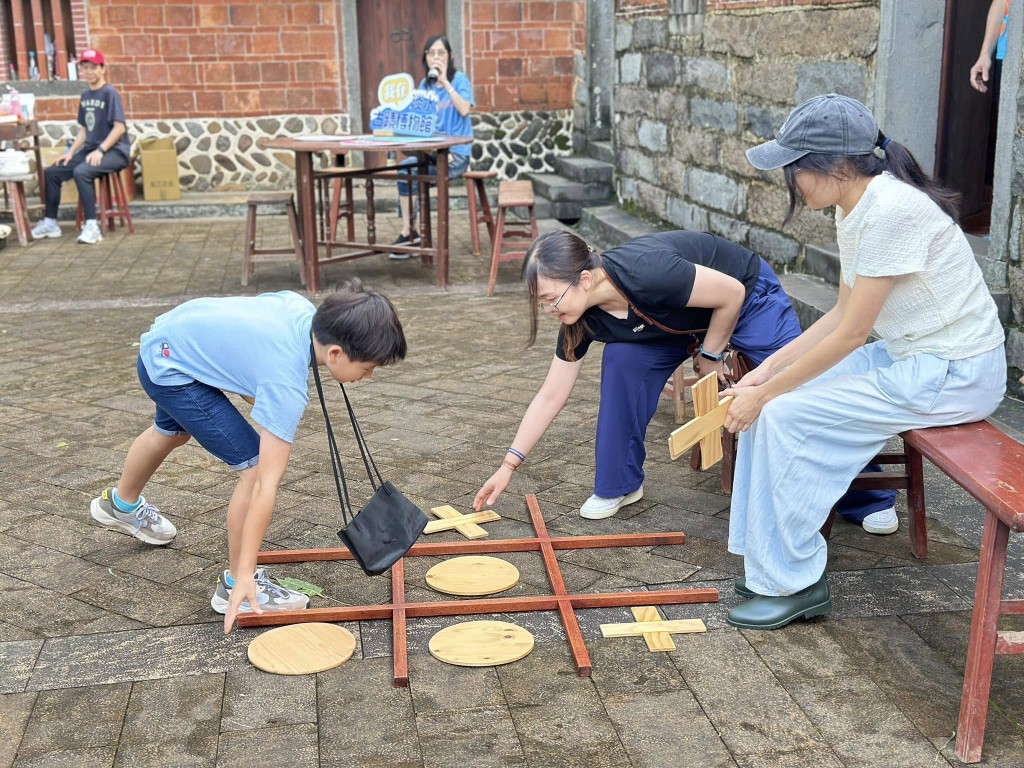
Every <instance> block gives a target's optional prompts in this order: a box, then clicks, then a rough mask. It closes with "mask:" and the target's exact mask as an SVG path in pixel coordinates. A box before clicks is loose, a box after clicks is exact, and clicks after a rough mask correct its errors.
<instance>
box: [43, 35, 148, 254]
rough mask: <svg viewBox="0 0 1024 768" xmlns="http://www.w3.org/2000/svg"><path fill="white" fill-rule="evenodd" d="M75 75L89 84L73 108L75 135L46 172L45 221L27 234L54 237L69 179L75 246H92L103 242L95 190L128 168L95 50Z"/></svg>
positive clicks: (119, 108)
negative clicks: (78, 226) (77, 209)
mask: <svg viewBox="0 0 1024 768" xmlns="http://www.w3.org/2000/svg"><path fill="white" fill-rule="evenodd" d="M78 71H79V72H80V73H81V75H82V79H83V80H85V82H86V83H88V84H89V90H88V91H86V92H85V93H83V94H82V99H81V102H80V103H79V106H78V135H77V136H75V140H74V141H73V142H72V143H71V146H70V147H69V148H68V151H67V152H65V153H64V154H63V155H61V156H60V157H58V158H57V159H56V160H55V161H54V163H53V165H51V166H50V167H49V168H47V169H46V173H45V177H46V218H44V219H43V220H42V221H41V222H39V223H38V224H37V225H36V226H35V228H34V229H33V230H32V237H34V238H40V237H60V236H61V231H60V227H59V226H57V212H58V209H59V208H60V188H61V186H62V185H63V184H64V182H65V181H68V180H69V179H72V178H73V179H74V180H75V186H76V187H78V199H79V200H81V201H82V215H83V217H84V218H85V224H84V226H83V227H82V232H81V233H80V234H79V236H78V242H80V243H84V244H86V245H93V244H94V243H98V242H99V241H100V240H102V239H103V235H101V234H100V228H99V225H98V224H97V223H96V185H95V183H94V182H95V181H96V179H98V178H99V177H100V176H106V175H107V174H108V173H117V172H118V171H120V170H122V169H124V168H127V167H128V159H129V146H130V144H131V142H130V141H129V139H128V130H127V128H126V127H125V117H124V105H123V104H122V103H121V95H120V94H119V93H118V92H117V91H116V90H114V86H112V85H110V83H108V82H107V66H106V59H104V58H103V54H102V53H100V52H99V51H97V50H96V49H95V48H90V49H89V50H87V51H85V52H84V53H83V54H82V57H81V59H80V60H79V65H78Z"/></svg>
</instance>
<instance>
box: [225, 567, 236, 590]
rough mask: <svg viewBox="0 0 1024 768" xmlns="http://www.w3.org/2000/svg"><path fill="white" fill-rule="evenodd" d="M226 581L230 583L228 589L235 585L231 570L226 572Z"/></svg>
mask: <svg viewBox="0 0 1024 768" xmlns="http://www.w3.org/2000/svg"><path fill="white" fill-rule="evenodd" d="M224 583H225V584H227V585H228V589H231V588H232V587H233V586H235V580H234V579H232V578H231V572H230V571H225V572H224Z"/></svg>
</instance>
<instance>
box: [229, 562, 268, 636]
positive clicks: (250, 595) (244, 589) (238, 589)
mask: <svg viewBox="0 0 1024 768" xmlns="http://www.w3.org/2000/svg"><path fill="white" fill-rule="evenodd" d="M243 601H248V602H249V605H251V606H252V609H253V611H255V612H256V613H263V609H262V608H260V603H259V594H258V593H257V591H256V581H255V579H253V577H252V576H246V577H245V578H244V579H236V580H235V586H234V587H232V588H231V597H230V598H229V599H228V610H227V613H225V614H224V634H225V635H228V634H231V628H232V627H233V626H234V624H235V619H236V618H237V617H238V610H239V608H240V607H241V605H242V602H243Z"/></svg>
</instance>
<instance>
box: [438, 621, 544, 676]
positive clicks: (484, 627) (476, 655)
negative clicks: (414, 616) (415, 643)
mask: <svg viewBox="0 0 1024 768" xmlns="http://www.w3.org/2000/svg"><path fill="white" fill-rule="evenodd" d="M532 650H533V635H531V634H530V633H529V632H527V631H526V630H525V629H523V628H522V627H517V626H516V625H515V624H509V623H508V622H507V621H467V622H464V623H462V624H456V625H455V626H452V627H448V628H446V629H442V630H441V631H440V632H438V633H437V634H435V635H434V636H433V637H432V638H430V655H431V656H433V657H434V658H435V659H438V660H440V661H443V662H446V663H448V664H456V665H458V666H460V667H490V666H494V665H496V664H508V663H510V662H513V661H518V660H519V659H521V658H523V657H524V656H526V655H527V654H528V653H529V652H530V651H532Z"/></svg>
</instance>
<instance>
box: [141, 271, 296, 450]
mask: <svg viewBox="0 0 1024 768" xmlns="http://www.w3.org/2000/svg"><path fill="white" fill-rule="evenodd" d="M315 312H316V308H315V307H314V306H313V305H312V304H311V303H310V302H309V301H308V300H307V299H305V298H303V297H302V296H300V295H299V294H297V293H295V292H293V291H280V292H279V293H265V294H263V295H261V296H238V297H234V296H232V297H227V298H208V299H193V300H192V301H187V302H185V303H184V304H182V305H181V306H178V307H175V308H174V309H172V310H171V311H170V312H167V313H165V314H163V315H160V316H159V317H158V318H157V319H156V320H154V321H153V325H152V327H151V328H150V329H149V330H148V331H146V332H145V333H144V334H142V339H141V341H140V344H139V355H140V356H141V357H142V364H143V365H144V366H145V367H146V372H147V373H148V374H149V378H150V379H151V380H152V381H153V383H154V384H159V385H161V386H176V385H181V384H190V383H191V382H192V381H201V382H203V383H204V384H208V385H209V386H211V387H216V388H217V389H221V390H224V391H225V392H236V393H238V394H240V395H247V396H248V397H251V398H254V399H255V401H256V403H255V405H253V408H252V418H253V421H255V422H256V423H257V424H260V425H261V426H263V427H265V428H266V429H267V430H268V431H270V432H271V433H272V434H273V435H275V436H277V437H279V438H281V439H282V440H285V441H287V442H289V443H290V442H292V440H293V439H294V437H295V429H296V427H298V425H299V419H301V418H302V413H303V411H305V410H306V404H307V403H308V402H309V384H308V380H309V366H310V359H309V333H310V328H311V327H312V325H313V314H314V313H315Z"/></svg>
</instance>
